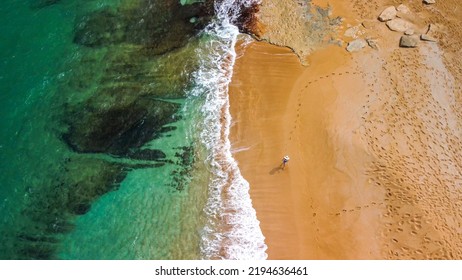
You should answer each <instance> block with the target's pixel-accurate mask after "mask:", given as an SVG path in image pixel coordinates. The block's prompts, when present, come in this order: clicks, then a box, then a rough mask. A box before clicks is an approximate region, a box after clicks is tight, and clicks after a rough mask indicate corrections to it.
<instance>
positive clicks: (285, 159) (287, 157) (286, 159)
mask: <svg viewBox="0 0 462 280" xmlns="http://www.w3.org/2000/svg"><path fill="white" fill-rule="evenodd" d="M289 159H290V158H289V156H285V157H283V158H282V170H284V167H286V164H287V163H288V162H289Z"/></svg>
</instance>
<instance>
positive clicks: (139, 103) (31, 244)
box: [0, 0, 213, 259]
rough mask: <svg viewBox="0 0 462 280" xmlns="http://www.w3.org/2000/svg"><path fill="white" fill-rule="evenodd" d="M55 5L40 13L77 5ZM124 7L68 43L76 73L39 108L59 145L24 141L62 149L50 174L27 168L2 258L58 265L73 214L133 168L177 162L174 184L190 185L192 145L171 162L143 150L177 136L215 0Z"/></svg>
mask: <svg viewBox="0 0 462 280" xmlns="http://www.w3.org/2000/svg"><path fill="white" fill-rule="evenodd" d="M55 2H56V3H57V1H41V2H40V3H41V4H43V3H45V4H47V5H41V9H40V12H41V13H44V16H47V15H46V12H47V10H48V9H66V7H73V8H75V7H76V6H78V5H76V6H71V5H69V6H64V4H65V3H67V4H69V3H70V1H66V2H60V5H51V4H54V3H55ZM125 2H127V3H128V2H130V4H129V5H128V4H127V3H125ZM125 2H123V4H126V5H125V6H124V5H122V6H120V7H113V6H109V5H107V6H104V7H103V8H99V9H97V10H90V11H88V12H85V14H84V15H81V16H77V18H76V23H75V30H74V36H73V38H69V39H71V40H73V42H74V43H75V44H76V45H78V51H79V54H76V58H74V59H73V60H72V61H71V62H69V65H65V66H63V67H64V68H66V67H67V68H66V69H64V70H63V71H64V72H65V73H68V74H69V75H67V76H66V77H65V78H62V79H61V80H59V81H58V82H59V85H58V86H57V87H56V92H54V93H49V94H50V96H52V98H48V99H43V100H40V99H39V100H37V101H36V102H42V103H43V104H40V105H37V106H39V107H44V108H48V109H49V111H48V112H46V113H43V114H45V115H46V116H44V118H46V119H47V120H48V121H47V125H46V127H45V128H44V132H43V133H46V134H47V135H49V137H53V140H52V141H48V140H46V139H41V138H40V137H41V136H39V137H38V138H35V139H34V138H30V139H25V141H37V144H34V145H42V146H45V145H52V144H53V145H54V144H55V143H56V142H58V141H62V142H61V144H60V145H62V144H65V145H62V146H60V147H59V151H57V152H56V153H57V156H56V158H55V159H54V161H53V162H45V161H44V163H46V164H47V165H49V166H50V167H49V168H45V166H44V167H43V169H44V170H45V171H44V172H42V171H39V170H41V169H39V168H36V170H33V171H30V172H29V173H27V174H25V176H24V179H23V180H22V182H20V184H21V185H20V186H19V187H16V188H15V189H19V191H22V190H24V192H25V194H24V195H25V196H24V197H25V198H23V199H22V200H23V204H22V205H19V206H17V207H19V208H20V210H19V211H18V215H20V216H18V217H15V218H11V220H14V222H12V223H13V224H12V225H10V226H9V227H8V228H5V229H0V232H1V233H2V236H3V238H2V242H1V243H3V244H4V245H3V247H4V248H5V250H1V251H3V252H2V253H0V258H2V259H54V258H57V257H58V256H57V255H56V252H57V250H58V249H59V247H60V244H59V243H60V240H61V239H62V238H63V236H65V235H66V234H68V233H69V232H71V231H73V230H74V229H75V225H74V221H75V218H76V216H80V215H85V214H86V213H88V211H90V209H91V206H92V203H93V202H94V201H95V200H97V199H98V198H99V197H101V196H102V195H104V194H106V193H108V192H110V191H115V190H117V189H118V188H119V186H120V183H121V182H122V181H123V180H124V178H125V177H126V176H127V174H128V173H129V172H131V171H133V170H135V169H145V168H159V167H162V166H164V165H169V164H170V165H174V166H176V167H175V168H173V171H172V173H171V174H170V175H171V180H172V182H171V185H170V186H169V187H171V188H172V190H173V191H182V190H183V189H184V188H185V184H187V182H186V181H184V178H185V177H187V174H186V173H187V172H188V170H190V167H191V165H192V161H193V160H194V158H193V156H192V155H193V154H194V151H193V150H192V148H191V146H188V144H187V143H181V145H184V146H178V147H176V149H177V150H178V152H177V153H175V156H173V157H170V158H167V156H166V153H165V152H164V151H162V148H161V147H159V148H153V147H149V148H146V147H145V145H146V144H147V143H149V142H150V141H151V140H153V139H155V138H159V137H168V136H171V135H172V134H174V133H175V128H176V127H175V126H174V125H172V123H173V122H176V121H179V118H180V117H179V116H180V114H179V110H180V109H181V106H182V105H181V102H180V103H179V102H177V100H178V99H182V98H183V97H184V91H185V89H186V88H187V87H188V86H190V85H189V81H190V77H189V76H188V75H189V73H191V72H192V71H193V70H194V68H195V67H196V65H197V61H195V54H194V44H195V43H194V42H195V40H197V39H195V37H194V36H195V35H196V34H197V32H199V31H200V30H201V28H203V26H205V25H206V24H207V22H208V20H209V19H210V17H211V16H212V14H211V12H212V11H213V8H211V4H212V1H205V2H204V3H196V4H193V5H187V6H181V5H180V4H179V1H177V0H164V1H154V0H139V1H125ZM61 4H63V5H61ZM35 8H36V7H35ZM63 12H66V11H65V10H63ZM76 14H79V13H78V12H77V13H76ZM192 18H195V20H191V19H192ZM69 56H73V54H69ZM45 102H50V104H48V105H47V104H45ZM44 112H45V111H44ZM31 118H32V117H31ZM33 118H37V116H35V117H33ZM31 123H33V122H32V121H31ZM31 125H34V124H31ZM18 137H23V136H21V135H19V136H18ZM24 137H25V136H24ZM47 137H48V136H47ZM28 145H29V144H28ZM66 145H67V147H66ZM31 147H34V149H32V148H31V150H26V149H20V148H18V150H17V151H16V152H15V153H16V156H18V157H20V158H31V157H28V156H27V153H34V152H35V153H37V151H34V150H36V148H35V146H33V145H31ZM50 148H51V147H50ZM33 157H39V155H34V156H33ZM50 161H51V159H50ZM23 172H28V171H27V169H24V171H23ZM6 176H7V175H6ZM26 177H27V178H26ZM4 215H6V213H5V214H4ZM82 246H90V245H85V244H82Z"/></svg>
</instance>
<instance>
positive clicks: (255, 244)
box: [190, 0, 267, 260]
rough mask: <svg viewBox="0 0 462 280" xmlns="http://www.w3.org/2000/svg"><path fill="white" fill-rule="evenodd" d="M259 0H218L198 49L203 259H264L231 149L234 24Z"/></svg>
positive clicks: (253, 214) (262, 244) (257, 227)
mask: <svg viewBox="0 0 462 280" xmlns="http://www.w3.org/2000/svg"><path fill="white" fill-rule="evenodd" d="M256 3H257V2H256V0H221V1H218V0H217V1H216V2H215V14H216V15H215V19H214V20H213V21H212V22H211V23H210V24H209V25H208V26H207V27H206V28H205V29H204V31H203V32H202V34H201V36H203V38H204V40H203V42H202V44H201V46H199V47H198V49H197V54H198V56H199V57H200V58H201V63H200V64H201V65H200V67H199V69H198V70H197V71H196V72H195V73H193V76H194V82H195V86H194V88H193V89H192V90H191V93H190V94H192V96H196V97H197V96H199V97H202V98H204V103H203V106H202V107H201V109H200V110H201V116H202V121H203V122H202V123H201V124H200V125H199V129H200V131H201V132H200V139H201V142H202V144H203V145H204V146H205V148H206V150H207V158H206V160H205V161H206V165H207V166H208V168H209V171H210V178H209V186H208V199H207V203H206V206H205V209H204V212H205V214H206V216H207V221H206V224H205V226H204V228H203V231H202V233H201V253H202V257H203V258H204V259H238V260H259V259H266V258H267V254H266V249H267V246H266V244H265V242H264V239H265V238H264V236H263V234H262V231H261V229H260V222H259V221H258V219H257V216H256V212H255V209H254V208H253V206H252V200H251V199H250V194H249V183H248V182H247V181H246V180H245V179H244V178H243V177H242V175H241V173H240V170H239V167H238V165H237V162H236V161H235V160H234V158H233V156H232V153H231V143H230V141H229V130H230V126H231V115H230V112H229V96H228V87H229V84H230V82H231V78H232V75H233V67H234V63H235V61H236V51H235V45H236V41H237V36H238V35H239V29H238V27H237V26H236V23H237V21H238V18H239V15H240V13H241V12H242V9H243V8H246V7H251V5H255V4H256Z"/></svg>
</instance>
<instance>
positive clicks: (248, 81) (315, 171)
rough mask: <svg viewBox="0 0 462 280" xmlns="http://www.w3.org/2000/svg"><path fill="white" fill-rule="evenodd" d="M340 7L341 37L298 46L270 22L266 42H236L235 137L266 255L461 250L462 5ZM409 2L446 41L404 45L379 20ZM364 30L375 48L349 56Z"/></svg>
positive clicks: (417, 20) (435, 254) (418, 20)
mask: <svg viewBox="0 0 462 280" xmlns="http://www.w3.org/2000/svg"><path fill="white" fill-rule="evenodd" d="M283 2H284V1H283ZM342 2H344V1H329V3H330V5H331V7H332V15H330V18H335V17H337V16H340V17H342V18H343V23H342V24H341V25H340V26H339V27H338V29H337V36H336V39H337V40H339V42H342V43H343V44H342V45H341V46H339V45H340V44H333V43H330V44H323V42H322V40H320V41H319V42H318V44H316V45H310V46H309V48H306V49H303V48H302V47H300V46H303V42H300V41H298V42H297V44H294V46H295V47H294V46H291V45H290V44H291V42H293V41H294V40H295V41H296V40H298V39H297V38H301V37H302V36H301V37H297V38H288V39H287V38H283V40H282V39H280V38H278V37H277V36H280V35H278V34H280V33H281V32H282V33H284V32H287V31H288V30H287V28H290V26H284V28H286V30H282V31H279V32H275V31H274V28H275V27H274V26H271V25H268V24H266V27H267V28H266V30H270V31H266V32H268V33H267V34H269V35H267V36H268V38H263V39H264V40H265V41H262V42H253V43H250V44H247V45H246V44H243V45H239V46H238V48H237V51H238V55H239V56H238V57H239V58H238V59H237V61H236V65H235V68H234V74H233V81H232V83H231V86H230V110H231V115H232V118H233V121H232V128H231V135H230V137H231V143H232V147H233V156H234V157H235V159H236V160H237V161H238V163H239V168H240V170H241V173H242V175H243V176H244V178H246V179H247V180H248V182H249V183H250V195H251V198H252V201H253V206H254V208H255V209H256V211H257V218H258V219H259V221H260V222H261V224H260V226H261V229H262V231H263V234H264V236H265V237H266V240H265V242H266V244H267V245H268V250H267V253H268V256H269V259H460V258H462V231H461V230H460V229H461V223H462V215H461V214H460V209H461V206H462V200H461V198H462V188H461V187H462V161H461V160H460V158H459V156H458V155H460V152H461V149H462V142H461V140H462V139H461V116H462V115H461V112H460V109H459V107H460V106H457V104H458V101H459V100H460V96H461V95H462V92H461V79H462V77H461V76H462V74H461V73H462V71H461V69H462V68H461V65H460V62H458V60H456V59H454V58H455V57H458V56H460V54H461V51H460V42H458V41H460V40H457V38H459V39H460V38H461V37H460V36H461V35H462V34H460V33H461V32H462V31H461V30H462V29H461V28H460V22H459V20H458V19H460V18H462V9H461V11H458V10H457V9H454V7H455V6H457V5H458V4H457V2H456V1H446V2H444V3H441V4H440V3H439V2H438V3H437V4H435V5H433V6H431V7H427V6H424V5H423V4H422V3H421V2H418V3H417V2H415V1H402V2H399V1H375V0H373V1H360V0H358V1H353V2H351V3H342ZM440 2H443V1H440ZM265 3H268V1H264V2H263V5H265ZM401 3H403V4H405V5H407V7H409V10H410V12H409V13H408V14H405V15H401V17H402V18H404V19H406V20H408V21H409V22H411V23H412V27H413V30H414V32H415V33H416V34H427V31H428V28H429V24H432V25H431V28H432V30H431V32H432V33H431V34H430V35H431V36H433V37H435V39H436V41H437V42H428V41H421V42H419V45H418V47H417V48H400V47H399V44H398V42H399V40H400V37H401V36H402V32H394V31H391V30H389V29H388V28H387V26H386V25H385V23H382V22H379V21H378V20H377V19H376V18H377V16H378V15H379V14H380V12H381V11H382V10H383V9H385V8H386V7H388V6H390V5H395V6H398V5H399V4H401ZM315 4H319V5H321V6H322V7H326V3H323V1H315ZM261 13H271V9H267V8H265V7H263V8H262V10H261ZM261 18H263V19H265V18H266V19H267V18H271V17H270V15H269V14H266V15H265V16H262V17H261ZM275 21H276V22H277V20H275ZM351 28H354V30H353V32H352V33H353V36H352V37H349V36H346V34H345V32H346V31H347V30H349V29H351ZM272 29H273V30H272ZM271 30H272V31H271ZM350 31H351V30H350ZM347 34H348V32H347ZM349 35H351V32H350V34H349ZM264 36H265V35H263V37H264ZM271 36H273V37H271ZM356 38H367V39H372V40H373V41H374V42H375V43H376V46H377V48H376V49H374V48H372V47H369V46H366V47H365V48H363V49H362V50H360V51H358V52H353V53H349V52H347V51H346V50H345V47H346V44H347V43H348V42H350V41H352V40H354V39H356ZM268 42H271V43H272V44H270V43H268ZM278 42H283V43H278ZM455 44H459V47H456V46H455ZM276 45H280V46H276ZM282 45H287V46H288V47H289V48H288V47H282ZM297 50H301V51H297ZM307 53H309V54H308V55H306V56H305V54H307ZM301 56H303V59H300V58H301ZM302 63H303V64H304V65H305V66H303V65H302ZM284 155H289V156H290V158H291V159H290V161H289V164H288V165H287V167H286V168H285V169H284V170H282V168H281V166H280V164H281V159H282V157H283V156H284Z"/></svg>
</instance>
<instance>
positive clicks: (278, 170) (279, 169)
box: [269, 163, 284, 175]
mask: <svg viewBox="0 0 462 280" xmlns="http://www.w3.org/2000/svg"><path fill="white" fill-rule="evenodd" d="M281 171H284V164H283V163H281V164H279V165H278V166H276V167H275V168H273V169H271V171H270V172H269V174H270V175H274V174H276V173H279V172H281Z"/></svg>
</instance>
